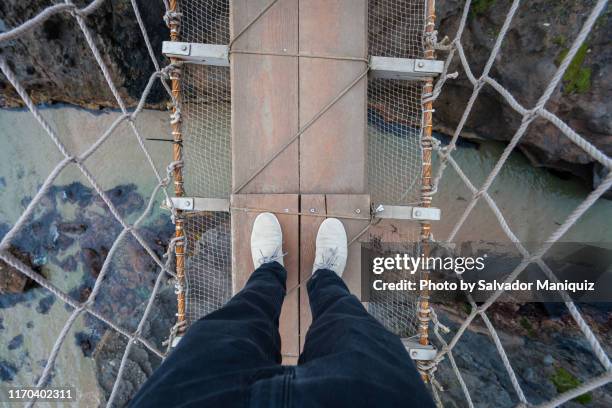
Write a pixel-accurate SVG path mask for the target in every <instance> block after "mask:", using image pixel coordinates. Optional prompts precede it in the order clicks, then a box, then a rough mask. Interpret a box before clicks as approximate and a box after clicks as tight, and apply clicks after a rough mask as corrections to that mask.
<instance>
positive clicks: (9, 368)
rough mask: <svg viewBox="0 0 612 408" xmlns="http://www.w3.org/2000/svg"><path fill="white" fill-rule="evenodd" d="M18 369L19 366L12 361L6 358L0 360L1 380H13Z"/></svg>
mask: <svg viewBox="0 0 612 408" xmlns="http://www.w3.org/2000/svg"><path fill="white" fill-rule="evenodd" d="M17 371H18V369H17V367H16V366H15V365H13V364H12V363H10V362H8V361H5V360H0V380H2V381H13V378H15V375H16V374H17Z"/></svg>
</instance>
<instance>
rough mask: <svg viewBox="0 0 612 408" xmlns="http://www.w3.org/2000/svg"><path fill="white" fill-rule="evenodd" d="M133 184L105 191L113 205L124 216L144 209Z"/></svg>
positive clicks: (142, 201)
mask: <svg viewBox="0 0 612 408" xmlns="http://www.w3.org/2000/svg"><path fill="white" fill-rule="evenodd" d="M137 190H138V187H137V186H136V185H135V184H126V185H120V186H117V187H115V188H112V189H110V190H107V191H106V194H108V196H109V197H110V200H111V201H112V203H113V205H115V206H116V207H117V209H118V210H119V212H120V213H121V215H123V216H125V215H128V214H131V213H133V212H134V211H137V210H140V209H142V208H144V199H143V198H142V196H141V195H140V194H138V191H137Z"/></svg>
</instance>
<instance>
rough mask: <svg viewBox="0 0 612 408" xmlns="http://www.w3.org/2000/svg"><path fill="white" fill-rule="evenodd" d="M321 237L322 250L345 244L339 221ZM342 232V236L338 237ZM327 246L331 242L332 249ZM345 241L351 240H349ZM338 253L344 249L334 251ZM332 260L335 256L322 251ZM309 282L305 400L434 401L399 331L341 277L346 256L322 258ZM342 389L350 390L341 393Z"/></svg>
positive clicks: (344, 403)
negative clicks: (386, 323)
mask: <svg viewBox="0 0 612 408" xmlns="http://www.w3.org/2000/svg"><path fill="white" fill-rule="evenodd" d="M335 225H336V227H334V225H329V226H327V230H323V231H321V230H320V232H319V233H320V234H321V233H324V234H327V235H328V237H327V239H324V240H321V241H320V240H319V237H317V254H318V253H319V252H320V251H327V250H328V249H329V248H333V247H334V245H335V246H340V247H341V246H342V241H343V240H344V241H345V239H346V238H343V237H342V234H340V233H339V231H335V229H336V228H338V224H335ZM334 234H336V235H337V236H336V238H334ZM320 243H321V244H322V245H321V246H324V245H327V247H328V248H327V249H326V248H324V247H322V248H320ZM344 245H345V244H344ZM333 252H334V253H335V254H336V255H337V254H339V253H340V254H341V253H343V249H342V248H340V249H339V250H338V249H336V250H335V251H333ZM319 258H321V259H325V258H327V259H328V260H329V259H331V258H333V257H330V256H325V255H321V256H317V259H319ZM315 265H318V266H320V268H318V269H317V270H316V271H315V272H314V274H313V276H312V278H311V279H310V281H309V282H308V296H309V300H310V307H311V311H312V324H311V326H310V329H309V330H308V333H307V335H306V340H305V344H304V350H303V351H302V355H301V356H300V360H299V365H300V367H299V371H298V372H299V373H300V376H301V378H300V381H299V385H298V386H297V387H296V392H297V393H298V394H299V397H298V400H299V401H304V403H303V404H301V406H315V405H317V404H324V405H325V406H327V405H333V406H396V404H397V405H402V406H415V407H421V406H423V407H430V406H431V407H433V406H434V404H433V401H432V399H431V396H430V395H429V393H428V392H427V390H426V388H425V386H424V384H423V382H422V380H421V378H420V375H419V373H418V372H417V370H416V368H415V366H414V363H413V362H412V360H411V358H410V356H409V355H408V352H407V351H406V349H405V348H404V346H403V344H402V342H401V340H400V339H399V337H398V336H396V335H395V334H393V333H391V332H389V331H388V330H387V329H385V328H384V327H383V326H382V325H381V324H380V323H379V322H378V321H377V320H376V319H375V318H374V317H372V316H371V315H370V314H369V313H368V312H367V310H366V309H365V308H364V307H363V305H362V304H361V302H360V301H359V299H357V297H355V296H354V295H351V293H350V292H349V290H348V288H347V286H346V285H345V283H344V281H343V280H342V278H341V276H340V275H341V274H342V271H343V269H344V262H338V261H335V262H320V261H316V262H315ZM338 389H343V390H346V392H344V393H338V392H337V391H334V390H338Z"/></svg>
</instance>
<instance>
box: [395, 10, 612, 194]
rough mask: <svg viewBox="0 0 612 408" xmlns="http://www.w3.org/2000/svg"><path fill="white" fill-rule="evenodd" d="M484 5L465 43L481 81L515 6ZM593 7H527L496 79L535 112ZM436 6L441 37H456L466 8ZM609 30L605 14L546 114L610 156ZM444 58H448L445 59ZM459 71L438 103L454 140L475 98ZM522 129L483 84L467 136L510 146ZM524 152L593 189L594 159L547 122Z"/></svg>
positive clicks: (438, 116) (534, 127) (529, 137)
mask: <svg viewBox="0 0 612 408" xmlns="http://www.w3.org/2000/svg"><path fill="white" fill-rule="evenodd" d="M479 3H480V4H476V5H475V4H474V2H473V3H472V11H471V13H470V16H469V18H468V21H467V26H466V30H465V32H464V34H463V36H462V38H461V42H462V44H463V46H464V49H465V53H466V57H467V59H468V61H469V63H470V66H471V68H472V71H473V72H474V75H476V77H478V76H479V75H480V73H481V72H482V69H483V67H484V65H485V62H486V60H487V59H488V57H489V54H490V52H491V50H492V48H493V46H494V43H495V38H496V36H497V33H498V32H499V29H500V27H501V26H502V24H503V21H504V18H505V16H506V13H507V11H508V8H509V7H510V3H508V2H503V1H490V2H479ZM594 4H595V2H594V1H585V2H578V1H572V0H562V1H553V0H534V1H529V2H525V3H522V4H521V6H520V8H519V10H518V12H517V14H516V16H515V18H514V19H513V22H512V24H511V26H510V30H509V32H508V35H507V37H506V38H505V40H504V43H503V44H502V48H501V52H500V54H499V56H498V57H497V58H496V60H495V62H494V65H493V68H492V70H491V73H490V76H491V77H493V78H494V79H496V80H497V81H498V82H500V84H501V85H502V86H503V87H505V88H506V89H508V91H510V92H511V93H512V94H513V95H514V96H515V97H516V99H517V100H518V102H519V103H521V104H522V105H523V106H525V107H527V108H531V107H533V106H534V105H535V103H536V101H537V100H538V98H539V97H540V96H541V95H542V93H543V92H544V89H545V88H546V86H547V84H548V82H549V81H550V79H551V77H552V76H553V74H554V72H555V71H556V69H557V66H558V65H559V63H560V61H561V59H562V57H563V56H564V54H565V53H566V52H567V50H568V48H569V47H571V44H572V41H573V40H574V38H575V37H576V35H577V33H578V31H579V30H580V29H581V27H582V24H583V23H584V20H585V19H586V17H587V15H588V14H589V13H590V11H591V10H592V8H593V6H594ZM436 6H437V13H436V14H437V21H438V23H439V29H438V31H439V33H440V34H439V36H441V35H448V36H449V37H451V38H452V36H454V33H455V32H456V29H457V26H458V23H459V19H460V16H461V13H462V10H463V6H464V3H463V2H458V1H455V0H443V1H438V2H436ZM389 24H393V23H392V22H389ZM611 30H612V19H611V18H610V13H609V12H604V13H602V15H601V16H600V17H599V19H598V20H597V24H596V25H595V27H594V28H593V30H592V32H591V34H590V35H589V37H588V40H587V43H586V44H585V46H583V48H581V49H580V50H579V52H578V54H577V57H576V58H574V60H573V61H572V64H571V65H570V68H569V69H568V71H566V74H565V76H564V77H563V80H562V83H561V86H559V87H558V89H556V90H555V92H554V93H553V94H552V96H551V98H550V100H549V102H548V104H547V105H546V108H547V109H548V110H550V111H551V112H552V113H554V114H555V115H557V116H559V117H560V118H561V119H562V120H563V121H565V122H566V123H567V124H568V125H569V126H570V127H572V128H573V129H574V130H576V132H577V133H579V134H580V135H581V136H583V137H584V138H586V139H587V140H588V141H590V142H591V143H592V144H594V145H595V146H596V147H597V148H599V149H601V150H603V151H604V152H605V153H606V154H608V155H612V113H611V112H610V109H609V106H608V105H609V97H608V96H607V95H609V94H610V91H611V88H612V81H610V73H611V72H610V71H611V69H612V64H610V61H611V60H612V48H610V47H609V33H610V31H611ZM440 57H442V58H443V57H444V55H443V54H440V55H439V58H440ZM455 70H457V71H458V72H459V74H460V75H459V78H458V79H456V80H449V81H447V82H446V85H445V89H444V91H443V92H442V94H441V96H440V99H438V100H437V101H436V102H435V108H436V113H435V116H434V127H437V129H438V130H440V131H441V132H443V133H447V134H448V133H450V134H452V131H453V130H454V128H455V126H456V125H457V123H458V122H459V119H460V117H461V115H462V114H463V109H464V107H465V105H466V102H467V100H468V99H469V97H470V95H471V93H472V85H471V84H470V83H469V81H468V79H467V76H466V75H465V73H464V72H463V70H462V69H461V68H460V66H459V62H458V58H455V61H454V62H453V64H452V65H451V67H450V69H449V72H453V71H455ZM519 125H520V116H519V115H518V114H517V113H515V112H514V111H513V110H512V108H510V106H509V105H508V104H507V103H506V102H505V101H504V99H503V97H502V96H501V95H499V94H498V93H497V92H496V91H494V90H493V89H492V88H491V87H490V86H488V85H485V87H484V88H483V89H482V92H481V96H480V97H479V100H477V103H476V105H475V106H474V109H473V110H472V113H471V114H470V116H469V118H468V121H467V123H466V126H465V128H464V131H463V132H462V136H464V137H477V138H488V139H495V140H500V141H508V140H510V138H511V137H512V136H513V134H514V132H515V131H516V129H517V128H518V127H519ZM519 148H520V150H521V151H522V152H523V153H525V155H526V156H527V157H528V158H529V160H530V161H531V162H532V163H533V164H534V165H536V166H543V167H547V168H551V169H555V170H559V171H563V172H569V173H572V174H574V175H577V176H579V177H582V178H583V179H584V180H586V181H587V182H588V183H589V184H591V182H592V180H593V166H594V162H595V161H594V160H593V159H592V158H591V157H590V156H589V155H588V154H586V153H585V152H584V150H582V149H581V148H579V147H578V146H576V145H575V144H574V143H573V142H571V141H570V140H569V139H568V138H566V137H565V136H563V135H562V134H561V132H560V131H559V130H558V129H557V128H556V127H555V126H554V125H552V124H550V123H549V122H547V121H544V120H536V121H534V122H533V123H532V124H531V126H530V127H529V128H528V130H527V133H526V134H525V135H524V136H523V138H522V140H521V143H520V144H519ZM595 178H597V174H596V177H595Z"/></svg>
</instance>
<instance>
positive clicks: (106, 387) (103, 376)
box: [93, 287, 176, 406]
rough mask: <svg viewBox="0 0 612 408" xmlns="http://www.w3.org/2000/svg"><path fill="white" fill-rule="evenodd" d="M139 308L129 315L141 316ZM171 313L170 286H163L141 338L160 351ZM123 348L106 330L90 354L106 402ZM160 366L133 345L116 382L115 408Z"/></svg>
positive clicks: (121, 338)
mask: <svg viewBox="0 0 612 408" xmlns="http://www.w3.org/2000/svg"><path fill="white" fill-rule="evenodd" d="M143 308H144V304H141V305H140V307H138V308H137V310H135V311H133V313H134V314H135V315H137V316H141V314H142V311H143ZM175 312H176V298H175V295H174V292H173V290H172V287H166V288H165V289H163V290H162V291H161V292H160V293H159V294H158V297H157V299H156V301H155V303H154V304H153V310H152V311H151V314H150V318H149V320H148V321H147V322H146V323H145V325H144V328H143V336H144V337H145V338H147V339H148V340H149V341H152V342H153V344H155V345H156V346H157V347H158V348H159V349H162V345H161V343H162V341H163V340H165V339H166V338H167V336H168V333H169V330H170V327H171V326H172V325H174V319H175V316H174V313H175ZM153 316H154V317H153ZM126 345H127V342H126V339H125V337H124V336H123V335H121V334H119V333H116V332H114V331H112V330H107V331H106V333H105V334H104V335H103V336H102V338H101V340H100V342H99V343H98V345H97V347H96V350H95V352H94V355H93V357H94V360H95V362H96V375H97V378H98V383H99V385H100V388H101V389H102V391H103V394H104V396H105V398H106V400H108V398H109V396H110V393H111V390H112V388H113V384H114V382H115V380H116V378H117V371H118V369H119V365H120V363H121V358H122V356H123V352H124V350H125V347H126ZM160 363H161V361H160V359H159V357H157V356H156V355H154V354H153V353H151V352H150V351H148V350H147V349H145V348H144V347H143V346H142V345H141V344H140V343H136V344H135V345H134V346H133V347H132V351H131V353H130V355H129V357H128V360H127V364H126V367H125V371H124V375H123V377H122V379H121V381H120V383H119V389H118V394H117V400H116V405H117V406H125V405H127V403H128V402H129V401H130V399H131V398H132V397H133V396H134V394H135V393H136V392H137V391H138V389H139V388H140V386H141V385H142V384H143V383H144V382H145V381H146V379H147V378H148V377H149V376H150V375H151V373H152V372H153V371H154V370H155V369H156V368H157V367H159V365H160Z"/></svg>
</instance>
